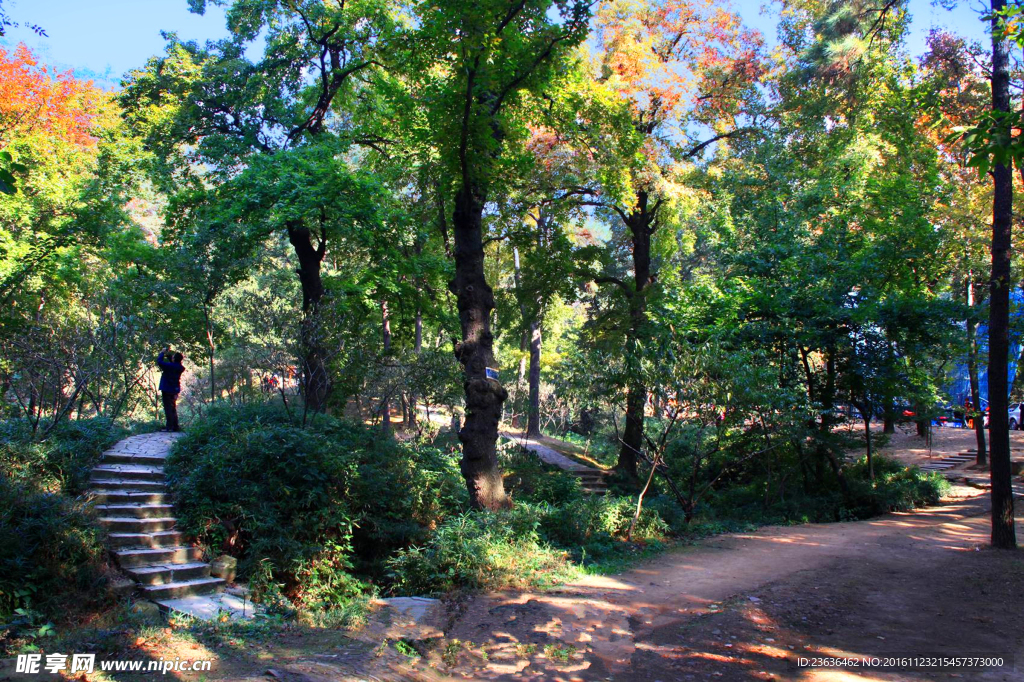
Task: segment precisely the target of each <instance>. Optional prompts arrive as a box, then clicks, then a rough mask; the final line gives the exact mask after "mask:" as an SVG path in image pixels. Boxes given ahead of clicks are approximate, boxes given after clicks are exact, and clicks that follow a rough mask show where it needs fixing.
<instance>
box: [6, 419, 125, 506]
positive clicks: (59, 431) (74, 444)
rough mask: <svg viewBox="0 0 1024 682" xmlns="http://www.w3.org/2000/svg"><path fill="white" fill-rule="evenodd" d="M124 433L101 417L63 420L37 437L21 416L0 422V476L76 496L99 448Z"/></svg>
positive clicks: (94, 461) (80, 490)
mask: <svg viewBox="0 0 1024 682" xmlns="http://www.w3.org/2000/svg"><path fill="white" fill-rule="evenodd" d="M127 433H128V432H127V430H126V429H124V428H122V427H120V426H118V425H116V424H114V422H112V421H111V420H109V419H106V418H104V417H94V418H92V419H81V420H77V421H63V422H61V423H60V424H58V425H57V427H56V428H55V429H54V430H53V431H52V432H50V433H49V434H48V435H47V436H46V437H45V438H41V439H37V438H36V437H34V436H33V433H32V428H31V426H30V425H29V423H28V421H27V420H25V419H10V420H7V421H4V422H0V475H3V476H5V477H6V478H8V479H9V480H12V481H17V482H21V483H24V484H26V485H29V486H31V487H34V488H38V489H40V490H47V491H50V492H63V493H64V494H66V495H78V494H80V493H81V492H82V491H83V490H85V488H86V486H87V484H88V481H89V472H90V470H91V469H92V467H94V466H95V465H96V463H97V462H98V461H99V458H100V455H101V454H102V453H103V451H104V450H106V449H107V448H109V447H110V446H111V445H113V444H114V443H116V442H117V441H119V440H120V439H122V438H124V437H125V435H127Z"/></svg>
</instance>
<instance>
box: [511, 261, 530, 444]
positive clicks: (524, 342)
mask: <svg viewBox="0 0 1024 682" xmlns="http://www.w3.org/2000/svg"><path fill="white" fill-rule="evenodd" d="M512 276H513V281H514V282H515V284H516V298H518V299H519V317H520V318H521V319H522V322H523V325H524V326H525V325H526V316H527V313H526V303H524V302H523V274H522V270H521V269H520V265H519V247H517V246H513V247H512ZM529 350H530V331H529V330H528V329H523V333H522V334H520V336H519V352H520V353H521V355H520V356H519V372H518V373H517V374H516V390H515V392H514V393H513V395H514V396H515V398H514V400H515V401H517V402H518V400H519V390H520V388H521V387H522V385H523V381H525V380H526V366H527V356H528V355H529ZM527 430H529V428H527Z"/></svg>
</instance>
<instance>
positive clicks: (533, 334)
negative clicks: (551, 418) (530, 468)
mask: <svg viewBox="0 0 1024 682" xmlns="http://www.w3.org/2000/svg"><path fill="white" fill-rule="evenodd" d="M540 350H541V327H540V321H539V320H534V321H533V322H531V323H530V409H529V414H528V416H527V420H526V435H527V436H529V437H530V438H540Z"/></svg>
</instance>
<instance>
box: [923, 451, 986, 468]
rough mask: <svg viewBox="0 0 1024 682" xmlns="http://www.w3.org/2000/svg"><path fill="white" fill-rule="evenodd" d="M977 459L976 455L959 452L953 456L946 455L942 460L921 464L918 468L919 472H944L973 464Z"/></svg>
mask: <svg viewBox="0 0 1024 682" xmlns="http://www.w3.org/2000/svg"><path fill="white" fill-rule="evenodd" d="M976 458H977V455H976V454H974V453H971V452H960V453H958V454H955V455H947V456H945V457H943V458H942V459H936V460H932V461H930V462H928V463H927V464H922V465H921V466H920V469H921V471H939V472H941V471H946V470H948V469H955V468H957V467H960V466H963V465H964V464H968V463H970V462H973V461H974V460H975V459H976Z"/></svg>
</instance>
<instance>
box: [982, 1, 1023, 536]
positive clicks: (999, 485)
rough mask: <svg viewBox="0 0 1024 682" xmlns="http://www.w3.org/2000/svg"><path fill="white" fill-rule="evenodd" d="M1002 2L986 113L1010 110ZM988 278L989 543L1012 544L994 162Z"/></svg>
mask: <svg viewBox="0 0 1024 682" xmlns="http://www.w3.org/2000/svg"><path fill="white" fill-rule="evenodd" d="M1005 6H1006V0H992V14H993V15H995V16H994V17H993V20H992V21H993V37H992V109H993V111H996V112H1007V113H1008V112H1009V111H1010V71H1009V45H1008V43H1007V41H1006V39H1005V38H999V37H998V36H997V34H996V31H995V29H996V28H997V22H998V21H999V18H998V13H999V11H1000V10H1002V9H1003V8H1004V7H1005ZM992 180H993V193H992V279H991V283H990V292H991V293H990V299H989V326H988V333H989V355H988V399H989V440H990V455H991V464H990V472H991V480H992V545H993V546H994V547H999V548H1004V549H1012V548H1014V547H1016V546H1017V538H1016V533H1015V529H1014V522H1013V491H1012V488H1011V486H1010V477H1011V474H1010V431H1009V415H1008V414H1007V408H1008V403H1009V386H1008V385H1007V383H1008V372H1007V370H1008V364H1009V354H1010V334H1009V331H1010V285H1011V280H1010V256H1011V251H1010V247H1011V226H1012V222H1013V174H1012V169H1011V168H1009V167H1007V166H1005V165H1002V164H996V165H995V166H994V167H993V169H992Z"/></svg>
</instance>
